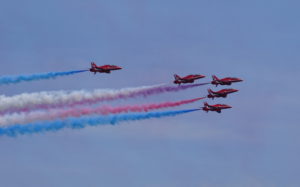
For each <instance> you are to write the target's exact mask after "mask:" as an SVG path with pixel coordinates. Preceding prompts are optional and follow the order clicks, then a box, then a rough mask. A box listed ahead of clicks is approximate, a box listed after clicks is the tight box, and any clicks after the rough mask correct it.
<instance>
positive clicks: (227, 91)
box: [207, 88, 239, 99]
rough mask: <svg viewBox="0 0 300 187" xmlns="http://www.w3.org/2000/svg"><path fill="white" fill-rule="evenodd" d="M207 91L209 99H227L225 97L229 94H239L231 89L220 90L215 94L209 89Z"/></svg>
mask: <svg viewBox="0 0 300 187" xmlns="http://www.w3.org/2000/svg"><path fill="white" fill-rule="evenodd" d="M207 91H208V95H207V97H208V98H212V99H214V98H215V97H223V98H225V97H227V95H228V94H231V93H234V92H237V91H239V90H236V89H232V88H229V89H223V90H219V91H217V92H214V91H212V90H211V89H208V90H207Z"/></svg>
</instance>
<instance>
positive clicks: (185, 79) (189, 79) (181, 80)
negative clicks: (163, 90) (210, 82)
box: [174, 74, 205, 85]
mask: <svg viewBox="0 0 300 187" xmlns="http://www.w3.org/2000/svg"><path fill="white" fill-rule="evenodd" d="M204 77H205V76H204V75H188V76H185V77H179V76H178V75H176V74H175V75H174V78H175V80H174V83H175V84H179V85H180V84H181V83H193V82H194V81H195V80H196V79H202V78H204Z"/></svg>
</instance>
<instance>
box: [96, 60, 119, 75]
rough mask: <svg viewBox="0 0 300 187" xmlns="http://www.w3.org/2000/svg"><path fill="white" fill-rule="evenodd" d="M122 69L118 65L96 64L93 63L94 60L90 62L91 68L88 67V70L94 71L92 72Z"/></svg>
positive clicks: (108, 71)
mask: <svg viewBox="0 0 300 187" xmlns="http://www.w3.org/2000/svg"><path fill="white" fill-rule="evenodd" d="M120 69H122V68H121V67H119V66H115V65H104V66H97V65H96V64H95V62H91V68H90V72H94V74H96V73H97V72H98V73H110V71H113V70H120Z"/></svg>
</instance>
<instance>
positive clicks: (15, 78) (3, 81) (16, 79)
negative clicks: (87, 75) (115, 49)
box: [0, 70, 88, 85]
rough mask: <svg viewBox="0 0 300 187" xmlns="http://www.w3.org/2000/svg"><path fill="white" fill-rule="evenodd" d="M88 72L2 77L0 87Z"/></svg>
mask: <svg viewBox="0 0 300 187" xmlns="http://www.w3.org/2000/svg"><path fill="white" fill-rule="evenodd" d="M85 71H88V70H79V71H66V72H49V73H40V74H32V75H17V76H3V77H0V85H3V84H15V83H19V82H23V81H35V80H41V79H51V78H56V77H59V76H67V75H72V74H76V73H81V72H85Z"/></svg>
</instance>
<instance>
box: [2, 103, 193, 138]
mask: <svg viewBox="0 0 300 187" xmlns="http://www.w3.org/2000/svg"><path fill="white" fill-rule="evenodd" d="M196 110H199V109H191V110H179V111H166V112H150V113H144V114H122V115H111V116H107V117H103V116H102V117H81V118H68V119H67V120H56V121H51V122H40V123H30V124H26V125H18V124H17V125H13V126H9V127H3V128H0V136H1V135H7V136H17V135H21V134H34V133H39V132H47V131H58V130H60V129H63V128H72V129H80V128H84V127H86V126H96V125H105V124H111V125H115V124H117V123H119V122H122V121H134V120H143V119H150V118H161V117H167V116H176V115H179V114H184V113H189V112H193V111H196Z"/></svg>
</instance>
